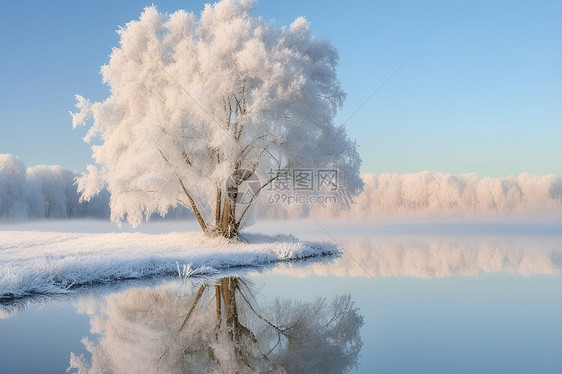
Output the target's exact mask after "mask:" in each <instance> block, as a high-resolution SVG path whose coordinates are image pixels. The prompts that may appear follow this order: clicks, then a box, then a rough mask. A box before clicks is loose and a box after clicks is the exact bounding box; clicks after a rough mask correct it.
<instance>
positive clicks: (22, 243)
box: [0, 220, 338, 300]
mask: <svg viewBox="0 0 562 374" xmlns="http://www.w3.org/2000/svg"><path fill="white" fill-rule="evenodd" d="M180 225H181V228H180ZM182 228H183V230H184V231H183V232H181V231H179V230H181V229H182ZM187 228H189V229H193V230H194V229H195V227H194V226H193V224H192V223H186V222H185V221H184V222H181V223H180V222H176V223H174V224H170V222H155V223H151V224H148V225H144V227H141V230H144V231H145V232H131V231H132V230H131V228H130V227H124V228H117V227H116V226H114V225H113V224H110V223H108V222H103V221H87V220H83V221H82V220H77V221H54V222H45V221H38V222H35V223H33V222H28V223H21V224H11V225H2V226H1V227H0V300H2V299H4V300H6V299H13V298H20V297H26V296H30V295H41V294H60V293H65V292H68V291H69V290H70V289H72V288H75V287H79V286H85V285H90V284H99V283H110V282H114V281H116V280H122V279H145V278H148V277H154V276H163V275H172V274H178V272H179V273H180V274H181V275H182V276H193V275H208V274H213V273H217V272H219V271H222V270H226V269H231V268H234V267H245V266H260V265H266V264H271V263H274V262H279V261H288V260H295V259H303V258H308V257H313V256H324V255H334V254H337V253H338V248H337V246H336V245H334V244H330V243H326V242H324V243H315V242H306V241H299V240H297V239H296V238H294V237H292V236H287V235H281V236H266V235H260V234H250V233H248V234H244V235H243V239H244V240H245V241H247V243H232V242H229V241H227V240H225V239H221V238H212V239H211V238H206V237H205V236H204V235H203V234H202V233H201V232H199V231H185V230H186V229H187ZM173 229H176V230H178V231H175V232H174V231H172V232H170V231H171V230H173ZM139 231H140V230H139ZM147 232H148V233H147Z"/></svg>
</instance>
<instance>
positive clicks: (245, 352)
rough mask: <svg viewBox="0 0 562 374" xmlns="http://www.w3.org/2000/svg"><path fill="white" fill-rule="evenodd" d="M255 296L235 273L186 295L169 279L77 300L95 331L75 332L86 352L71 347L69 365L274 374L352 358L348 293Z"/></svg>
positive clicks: (354, 331) (355, 319) (356, 342)
mask: <svg viewBox="0 0 562 374" xmlns="http://www.w3.org/2000/svg"><path fill="white" fill-rule="evenodd" d="M94 303H96V302H94ZM258 304H259V303H258V302H257V300H256V299H255V297H254V295H253V291H252V289H251V287H249V286H248V285H247V283H246V282H244V281H243V280H241V279H240V278H237V277H227V278H223V279H221V280H219V281H218V282H217V283H216V284H207V285H202V286H200V287H199V288H198V291H197V292H193V293H189V294H188V295H187V296H179V295H178V294H177V290H175V291H171V288H170V287H168V288H163V287H160V288H157V289H134V290H130V291H125V292H122V293H119V294H113V295H109V296H108V297H107V298H106V300H105V302H103V303H99V302H97V303H96V305H82V307H85V309H87V310H88V311H89V314H90V315H91V326H92V332H93V333H98V334H100V337H99V339H98V340H97V341H96V342H94V341H90V340H88V339H84V340H83V342H84V345H85V347H86V349H87V350H88V351H89V352H90V353H91V359H87V358H86V357H84V356H83V355H80V356H77V355H74V354H71V360H70V365H71V367H73V368H78V369H79V372H80V373H103V372H114V373H178V372H181V373H279V374H280V373H303V374H304V373H306V374H312V373H333V374H336V373H346V372H348V371H349V370H350V369H351V368H353V367H354V366H356V364H357V358H358V354H359V351H360V350H361V347H362V341H361V337H360V335H359V330H360V328H361V326H362V325H363V317H362V316H360V315H359V314H358V310H357V308H355V307H354V305H353V302H352V301H351V298H350V296H349V295H347V296H340V297H336V298H334V299H333V300H332V301H331V302H328V301H326V300H325V299H317V300H314V301H310V302H293V301H291V300H283V301H281V300H275V301H274V302H273V303H270V304H268V305H262V306H260V305H258ZM94 310H95V312H93V311H94Z"/></svg>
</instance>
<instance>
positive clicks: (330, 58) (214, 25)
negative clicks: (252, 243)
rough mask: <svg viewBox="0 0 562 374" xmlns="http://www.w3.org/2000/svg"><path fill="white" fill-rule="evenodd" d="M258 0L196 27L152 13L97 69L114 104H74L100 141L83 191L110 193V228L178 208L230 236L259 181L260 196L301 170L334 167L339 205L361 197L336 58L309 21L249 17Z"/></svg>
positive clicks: (213, 8) (223, 5) (129, 27)
mask: <svg viewBox="0 0 562 374" xmlns="http://www.w3.org/2000/svg"><path fill="white" fill-rule="evenodd" d="M254 3H255V2H254V1H246V0H223V1H221V2H218V3H216V4H213V5H209V4H207V5H206V6H205V8H204V10H203V11H202V12H201V15H200V17H199V18H198V17H196V16H195V15H194V14H193V13H189V12H186V11H183V10H179V11H177V12H175V13H172V14H161V13H159V12H158V11H157V9H156V7H155V6H150V7H147V8H145V10H144V12H143V13H142V14H141V16H140V19H139V20H135V21H131V22H129V23H127V24H126V25H125V27H123V28H121V29H119V30H118V31H117V32H118V34H119V36H120V41H119V46H118V47H116V48H114V49H113V51H112V53H111V56H110V60H109V63H108V64H107V65H105V66H103V67H102V68H101V74H102V76H103V81H104V82H105V83H106V84H107V85H108V86H109V88H110V95H109V97H108V98H106V99H105V100H104V101H101V102H95V103H91V102H90V101H88V100H87V99H85V98H83V97H82V96H79V95H78V96H77V104H76V107H77V108H78V111H77V112H76V113H73V114H72V117H73V125H74V126H77V125H80V124H86V123H91V127H90V128H89V131H88V133H87V135H86V137H85V140H86V141H90V140H91V139H93V138H98V139H99V141H97V142H96V143H97V144H96V145H93V146H92V150H93V158H94V160H95V161H96V163H97V164H98V165H97V166H93V165H90V166H88V173H86V174H85V175H84V176H83V177H82V178H81V179H80V180H79V189H80V190H81V192H82V193H83V197H84V198H85V199H88V198H90V197H91V196H94V195H95V194H96V193H98V192H99V191H101V190H102V189H103V187H104V186H107V188H108V190H109V192H110V193H111V202H110V204H111V218H112V220H114V221H118V222H120V221H122V220H123V219H127V220H128V221H129V222H130V223H131V224H133V225H136V224H139V223H140V222H141V221H142V220H143V219H148V217H149V216H150V215H151V214H152V213H155V212H157V213H160V214H162V215H164V214H165V213H166V212H167V210H168V208H169V207H171V206H175V205H177V204H181V205H184V206H186V207H188V208H189V209H191V210H193V212H194V213H195V216H196V217H197V219H198V221H199V224H200V225H201V227H202V229H203V230H204V231H205V232H207V233H215V234H220V235H224V236H228V237H232V236H235V235H236V233H237V232H238V229H239V228H240V227H241V226H242V225H243V224H244V222H245V220H246V219H247V218H248V217H247V216H248V215H247V213H248V211H249V208H250V207H251V205H252V203H253V202H254V201H253V200H254V199H253V198H252V199H251V200H250V201H246V202H245V204H244V205H241V204H237V203H240V201H239V199H240V196H239V193H238V192H239V189H240V186H241V185H242V184H243V183H244V182H246V181H247V180H248V179H249V178H250V177H251V176H258V180H259V181H260V186H259V188H258V189H257V190H256V191H255V192H256V195H257V192H258V191H259V190H260V189H262V188H264V187H265V186H267V185H268V184H270V183H272V182H273V181H274V180H275V179H276V178H278V177H279V176H280V175H281V173H282V172H286V171H287V170H290V169H292V168H297V167H308V168H330V169H333V170H338V172H339V174H338V181H337V182H338V183H337V191H336V193H337V194H338V196H340V199H339V202H341V203H342V204H343V205H347V204H348V202H349V201H350V198H352V197H353V196H355V195H357V194H358V193H359V192H360V191H361V189H362V185H363V184H362V181H361V178H360V176H359V166H360V163H361V160H360V157H359V154H358V152H357V149H356V144H355V142H353V141H351V140H350V139H349V138H348V137H347V135H346V132H345V129H344V128H343V127H336V126H335V125H334V121H333V118H334V116H335V114H336V112H337V110H338V109H339V108H340V107H341V106H342V104H343V101H344V98H345V93H344V92H343V90H342V88H341V86H340V82H339V80H338V78H337V74H336V67H337V64H338V54H337V51H336V50H335V49H334V47H333V46H332V45H331V44H330V43H329V42H328V41H326V40H320V39H317V38H315V37H313V36H312V35H311V30H310V24H309V23H308V21H307V20H306V19H304V18H302V17H299V18H297V19H296V20H295V21H294V22H293V23H292V24H291V25H290V26H288V27H285V26H284V27H276V26H275V24H274V23H273V22H272V21H265V20H263V19H262V18H261V17H254V16H252V10H253V7H254ZM89 118H92V119H93V121H89ZM272 170H273V173H272V172H271V171H272Z"/></svg>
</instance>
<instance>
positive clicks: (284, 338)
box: [0, 223, 562, 373]
mask: <svg viewBox="0 0 562 374" xmlns="http://www.w3.org/2000/svg"><path fill="white" fill-rule="evenodd" d="M322 225H323V228H324V229H326V231H328V232H330V234H331V235H332V238H327V237H326V235H325V232H324V231H323V229H317V230H310V229H307V230H305V229H304V228H303V229H302V231H301V232H298V229H295V227H294V226H291V227H282V226H279V227H276V229H277V231H279V232H282V231H283V230H287V231H289V230H290V231H291V232H293V233H295V234H297V236H299V237H301V238H303V239H311V240H332V239H334V240H336V241H337V242H338V244H340V246H341V247H342V248H343V249H344V253H343V256H342V257H341V258H337V259H319V260H315V261H309V262H306V263H294V264H288V263H285V264H280V265H278V266H275V267H273V268H269V269H260V270H256V269H253V270H252V269H249V270H248V269H247V270H246V271H241V272H231V273H224V274H221V275H220V276H218V277H216V278H213V279H191V280H182V279H177V278H174V279H161V280H150V281H147V282H137V283H129V284H120V285H114V286H111V287H105V288H98V289H88V290H78V291H76V292H75V293H74V294H72V295H70V296H68V297H64V298H58V299H42V300H41V299H35V300H28V301H25V302H22V303H18V304H10V305H4V306H3V307H2V309H0V310H1V312H0V313H1V314H0V316H1V319H0V373H35V372H37V373H63V372H65V370H66V369H67V368H68V367H69V366H74V367H75V368H74V369H71V372H78V369H77V368H78V367H83V368H90V371H91V372H104V371H107V372H131V373H133V372H134V373H142V372H146V373H158V372H161V373H168V372H169V373H175V372H194V373H198V372H204V371H205V370H207V369H209V368H211V367H215V368H220V370H223V371H224V372H228V371H227V370H229V369H232V368H237V369H238V370H239V371H240V372H260V371H262V372H279V373H281V372H283V370H285V371H286V372H288V373H315V372H318V373H344V372H353V373H562V356H561V355H560V352H562V276H561V274H560V268H561V265H562V232H561V231H560V230H559V228H558V226H556V225H554V226H550V227H547V228H545V227H544V226H541V227H530V226H529V227H527V226H518V227H516V228H513V227H507V226H505V227H504V226H501V227H500V226H496V227H495V228H493V229H491V228H489V227H487V226H482V227H478V226H472V227H470V228H467V227H461V226H456V227H455V228H454V229H451V228H450V227H449V228H447V229H445V230H442V229H435V228H433V229H428V228H424V227H420V226H415V227H413V226H412V227H407V228H402V229H396V228H391V227H387V228H383V229H380V228H379V229H377V230H369V229H365V228H359V229H356V230H355V231H353V230H343V229H339V226H338V225H337V224H335V223H334V224H329V223H323V224H322ZM270 229H271V228H268V227H260V226H258V227H256V228H255V229H254V230H253V231H262V232H263V231H269V230H270ZM295 231H297V232H295ZM217 300H218V301H219V305H217ZM217 306H218V308H217ZM217 310H218V311H219V312H217ZM84 372H87V371H84Z"/></svg>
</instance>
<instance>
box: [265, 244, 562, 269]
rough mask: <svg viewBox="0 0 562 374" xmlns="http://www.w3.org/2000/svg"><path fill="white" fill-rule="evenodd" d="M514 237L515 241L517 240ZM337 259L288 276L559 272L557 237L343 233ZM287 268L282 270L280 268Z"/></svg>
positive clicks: (560, 259) (561, 261)
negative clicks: (342, 254) (340, 252)
mask: <svg viewBox="0 0 562 374" xmlns="http://www.w3.org/2000/svg"><path fill="white" fill-rule="evenodd" d="M514 238H515V239H514ZM338 243H339V244H340V245H341V246H342V248H344V249H345V253H346V254H347V255H344V256H343V257H342V258H341V259H340V260H338V261H337V262H333V263H331V262H328V263H319V264H313V265H310V266H307V267H304V268H302V269H290V272H289V273H290V274H292V275H299V276H307V275H310V274H318V275H337V276H357V277H363V276H365V270H364V269H368V271H369V273H370V274H371V275H373V276H385V277H393V276H410V277H419V278H440V277H448V276H453V275H469V276H476V275H479V274H482V273H510V274H521V275H525V276H528V275H533V274H560V269H561V268H562V244H561V243H560V237H559V236H552V237H549V236H548V235H546V236H544V237H541V238H540V239H538V238H537V237H530V238H521V237H510V236H495V237H494V236H453V237H443V236H436V237H431V236H413V237H408V236H388V235H382V236H377V235H375V236H363V237H361V236H353V237H340V238H338ZM275 271H277V272H283V271H284V270H283V268H279V269H276V270H275Z"/></svg>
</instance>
